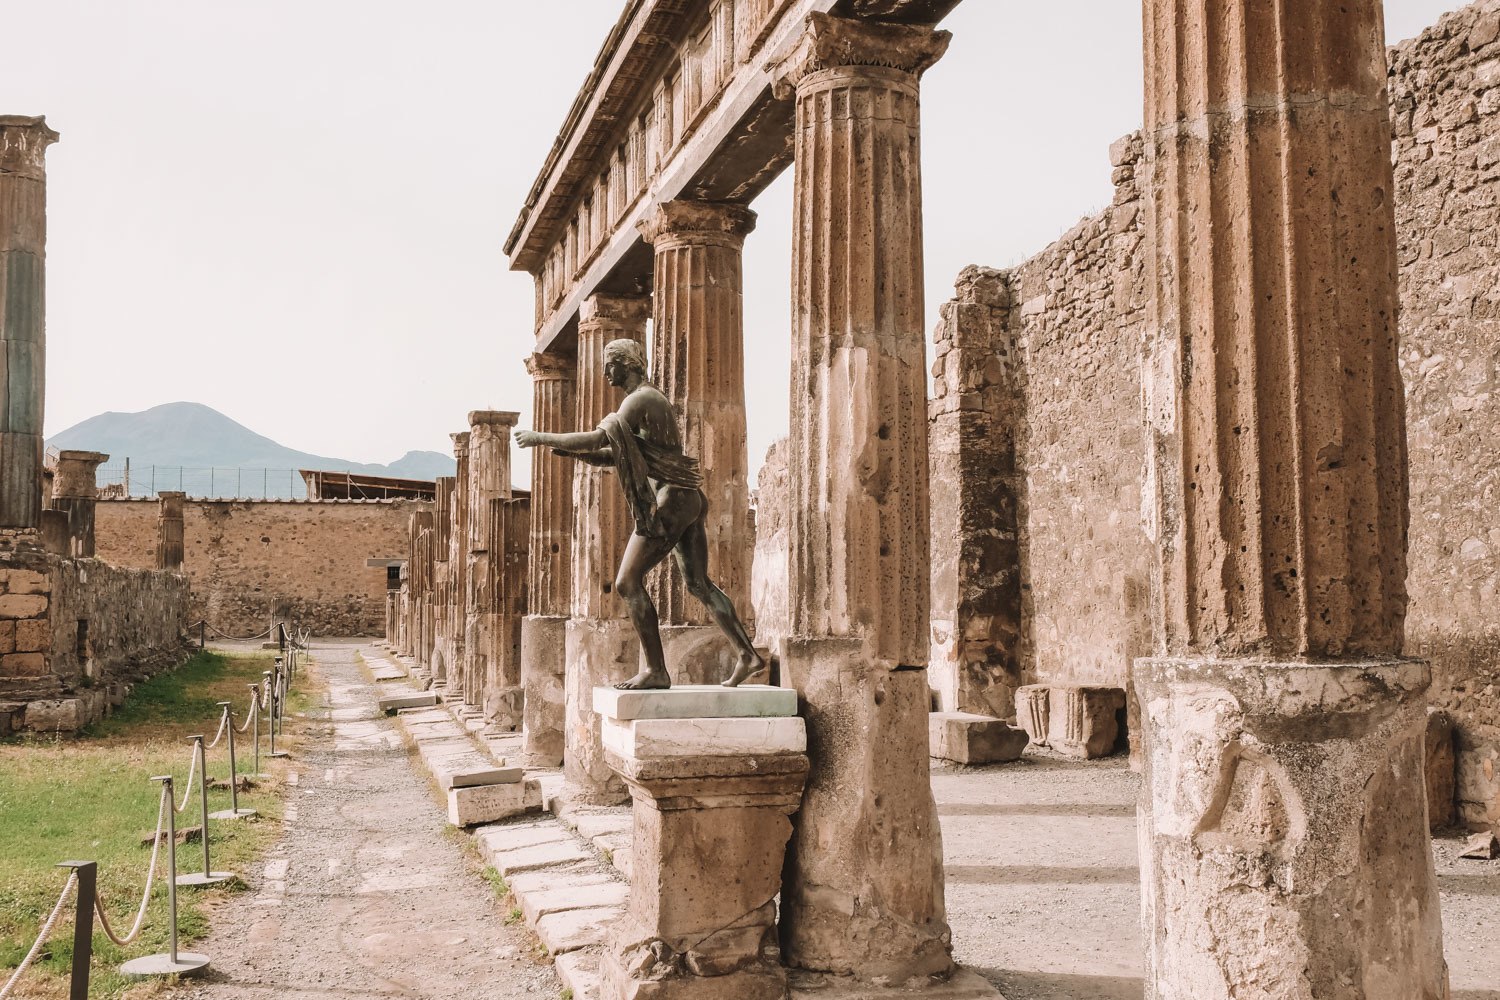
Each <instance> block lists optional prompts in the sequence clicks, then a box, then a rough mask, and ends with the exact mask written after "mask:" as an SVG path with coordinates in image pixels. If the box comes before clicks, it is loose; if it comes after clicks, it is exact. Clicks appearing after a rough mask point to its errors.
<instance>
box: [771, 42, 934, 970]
mask: <svg viewBox="0 0 1500 1000" xmlns="http://www.w3.org/2000/svg"><path fill="white" fill-rule="evenodd" d="M948 40H949V36H948V34H947V33H946V32H935V31H932V30H931V29H928V28H920V27H905V26H894V25H880V24H875V23H871V22H865V21H856V20H850V19H844V18H837V17H832V16H829V15H823V14H814V15H811V16H810V17H809V18H808V22H807V29H806V32H805V34H804V37H803V39H802V41H801V43H800V45H799V47H798V49H797V50H796V51H795V52H794V53H793V54H792V55H791V56H790V57H789V58H788V59H787V60H785V61H783V62H782V63H781V64H779V65H778V66H776V67H774V68H773V70H772V78H773V80H774V81H775V86H776V90H777V93H778V94H779V95H782V96H785V97H791V96H793V95H795V98H796V130H795V131H796V150H795V152H796V194H795V213H796V219H795V229H794V245H793V285H792V328H793V360H792V370H793V371H792V379H793V380H792V394H791V395H792V415H791V438H790V460H789V463H788V464H789V467H790V471H791V499H790V548H791V552H790V566H789V577H790V603H791V609H790V610H791V634H790V636H789V637H788V638H787V640H786V662H785V663H784V665H783V674H782V676H783V678H784V679H786V680H787V681H789V682H790V683H791V684H792V685H793V686H795V687H796V688H798V689H799V690H800V691H801V693H802V696H803V699H804V702H805V708H806V711H805V716H806V719H807V725H808V744H809V756H810V757H811V758H812V761H813V765H812V772H811V774H810V776H809V779H808V787H807V793H806V795H805V797H804V800H803V807H802V811H801V813H800V814H799V815H798V816H797V817H796V820H795V822H796V827H797V829H796V833H795V835H794V837H793V842H792V849H791V855H790V857H789V858H788V862H787V873H788V879H787V882H786V884H785V886H784V888H783V893H782V930H783V944H784V947H785V952H786V956H787V959H788V960H789V961H790V962H791V963H792V964H794V965H798V966H802V967H804V968H810V969H820V970H827V971H832V972H838V973H847V974H855V975H858V976H860V977H863V978H879V977H890V978H891V979H892V980H893V981H898V982H899V981H904V980H906V979H907V978H909V977H911V976H918V975H924V974H931V973H944V972H947V971H948V970H950V969H952V967H953V963H952V959H951V958H950V954H949V953H950V949H951V944H950V941H949V932H948V925H947V921H946V918H945V912H944V904H943V869H942V835H941V832H940V830H939V828H938V822H937V810H936V808H935V807H934V804H933V799H932V790H931V787H930V785H929V781H928V758H927V744H928V736H927V709H928V688H927V671H926V669H925V668H926V665H927V656H928V643H929V636H928V607H929V581H928V572H929V537H928V491H927V490H928V488H927V386H926V364H925V361H924V356H923V333H922V327H923V316H922V186H921V163H920V153H919V139H920V129H919V124H918V79H919V77H920V76H921V74H922V73H923V72H924V71H925V70H926V69H927V68H928V67H929V66H931V65H932V64H933V63H934V62H936V61H937V60H938V59H939V58H940V57H941V56H942V54H943V52H944V50H945V49H946V48H947V44H948Z"/></svg>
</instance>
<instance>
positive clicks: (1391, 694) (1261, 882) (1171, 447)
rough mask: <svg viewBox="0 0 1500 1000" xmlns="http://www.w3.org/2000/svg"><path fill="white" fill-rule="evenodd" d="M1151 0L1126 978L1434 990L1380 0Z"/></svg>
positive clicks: (1183, 987)
mask: <svg viewBox="0 0 1500 1000" xmlns="http://www.w3.org/2000/svg"><path fill="white" fill-rule="evenodd" d="M1145 11H1146V21H1145V37H1146V88H1145V90H1146V110H1145V121H1146V168H1147V177H1148V181H1147V186H1148V190H1149V200H1148V205H1149V213H1148V220H1147V230H1148V234H1149V235H1148V241H1149V245H1150V246H1151V247H1152V255H1153V261H1154V277H1153V284H1152V296H1151V310H1152V313H1151V324H1152V327H1153V336H1154V343H1153V344H1152V345H1151V349H1152V358H1151V359H1150V363H1149V365H1148V368H1147V371H1146V373H1145V374H1146V403H1147V426H1148V432H1149V434H1150V435H1151V440H1150V441H1149V443H1148V453H1149V454H1150V455H1152V456H1154V468H1153V469H1152V476H1151V479H1150V480H1149V484H1150V487H1151V489H1152V492H1153V493H1154V495H1155V498H1156V503H1155V512H1154V517H1153V522H1152V524H1151V525H1150V528H1151V531H1152V533H1153V535H1154V540H1155V542H1156V544H1157V546H1158V556H1159V565H1158V573H1159V579H1158V581H1157V587H1156V591H1157V593H1158V594H1159V595H1160V598H1161V603H1160V605H1159V607H1158V609H1157V611H1158V615H1159V621H1158V633H1157V634H1158V635H1159V637H1160V640H1159V642H1160V645H1159V655H1158V656H1156V657H1155V658H1149V659H1142V660H1138V661H1137V662H1136V666H1135V677H1136V691H1137V693H1138V696H1139V699H1140V703H1141V722H1142V726H1143V730H1144V734H1143V739H1142V745H1143V746H1144V747H1145V748H1146V752H1145V761H1144V781H1143V785H1142V793H1141V848H1142V851H1141V877H1142V883H1143V888H1142V891H1143V920H1144V926H1145V938H1146V942H1147V960H1146V976H1145V980H1146V982H1145V995H1146V997H1147V1000H1185V998H1189V997H1192V998H1198V997H1226V996H1250V995H1254V996H1259V997H1277V998H1283V997H1285V998H1308V1000H1311V998H1317V1000H1369V998H1373V997H1411V998H1414V1000H1415V998H1423V1000H1444V998H1446V997H1447V996H1448V977H1447V968H1446V964H1445V963H1444V960H1443V951H1442V929H1441V918H1440V916H1439V912H1438V896H1437V888H1436V884H1435V881H1434V877H1433V864H1432V855H1431V851H1430V849H1429V846H1428V840H1427V817H1426V806H1425V800H1424V796H1423V792H1422V787H1421V785H1422V739H1423V733H1424V730H1425V727H1426V721H1427V720H1426V707H1425V693H1426V690H1427V687H1428V683H1429V670H1428V667H1427V665H1426V664H1425V663H1423V662H1420V661H1414V660H1405V659H1402V658H1401V647H1402V641H1403V631H1404V617H1405V608H1406V590H1405V576H1406V533H1407V510H1406V499H1407V465H1406V452H1405V449H1406V445H1405V427H1404V410H1403V398H1402V386H1401V378H1400V373H1399V372H1398V370H1397V346H1398V345H1397V305H1398V304H1397V288H1396V242H1395V224H1394V218H1393V209H1392V195H1393V192H1394V186H1393V184H1392V170H1391V156H1390V153H1391V130H1390V121H1389V107H1388V98H1387V93H1386V58H1385V48H1384V25H1383V21H1382V16H1381V15H1382V11H1381V4H1380V3H1379V2H1378V0H1337V2H1335V0H1305V2H1302V3H1295V4H1267V3H1251V2H1247V0H1233V2H1224V0H1146V3H1145ZM1055 710H1056V706H1054V711H1055Z"/></svg>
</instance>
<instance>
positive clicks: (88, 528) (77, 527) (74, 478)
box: [52, 451, 109, 559]
mask: <svg viewBox="0 0 1500 1000" xmlns="http://www.w3.org/2000/svg"><path fill="white" fill-rule="evenodd" d="M107 461H109V456H108V455H106V454H104V453H102V452H97V451H64V452H59V453H58V456H57V477H56V479H55V481H54V486H53V496H52V509H53V510H55V511H60V512H61V513H63V514H65V515H66V516H67V519H68V546H67V553H66V554H67V555H69V556H72V557H73V558H75V559H92V558H93V557H94V504H95V502H96V499H97V498H98V496H99V487H98V472H99V466H100V465H102V464H104V463H105V462H107Z"/></svg>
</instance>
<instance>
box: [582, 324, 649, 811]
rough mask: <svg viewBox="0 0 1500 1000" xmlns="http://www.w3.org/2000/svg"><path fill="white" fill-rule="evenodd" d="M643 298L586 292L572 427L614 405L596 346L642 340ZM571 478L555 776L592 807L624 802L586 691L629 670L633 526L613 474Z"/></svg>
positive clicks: (632, 662) (590, 423) (587, 425)
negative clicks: (621, 593) (628, 575)
mask: <svg viewBox="0 0 1500 1000" xmlns="http://www.w3.org/2000/svg"><path fill="white" fill-rule="evenodd" d="M650 305H651V304H650V300H649V299H646V298H644V297H640V296H619V295H594V296H591V297H590V298H589V299H588V300H587V301H586V302H585V303H584V306H583V310H582V313H581V315H580V317H579V321H578V378H577V387H578V393H577V397H576V402H577V420H576V423H577V428H576V429H588V430H592V429H593V428H595V427H597V426H598V425H599V422H600V421H601V420H603V419H604V417H605V416H606V415H607V414H609V413H610V412H612V411H613V410H614V408H615V403H616V402H617V400H616V399H615V391H614V390H613V389H611V388H610V386H609V383H608V382H606V381H605V380H604V345H605V344H607V343H609V342H610V341H611V340H634V341H637V342H639V343H645V339H646V321H647V319H648V318H649V317H650ZM574 464H575V466H576V468H575V470H574V473H573V525H574V527H573V595H572V597H573V616H572V619H571V620H570V621H569V622H568V626H567V678H566V686H565V697H566V701H567V719H566V728H565V746H564V761H563V773H564V775H565V776H566V778H567V782H568V793H569V794H570V795H571V796H573V797H575V798H577V799H578V800H580V801H584V802H591V803H596V804H604V803H608V804H616V803H622V802H624V801H625V800H626V799H627V798H628V796H629V793H628V792H627V791H626V789H625V784H624V782H623V781H621V780H620V777H619V775H617V774H616V773H615V772H614V771H613V770H612V769H611V768H610V766H609V762H608V761H606V760H605V758H604V745H603V743H602V742H601V737H600V730H599V717H598V716H597V715H596V714H595V713H594V706H593V702H592V700H591V698H592V692H593V690H594V688H596V687H599V686H601V685H607V684H613V683H615V682H616V681H620V680H624V679H625V678H627V677H629V676H631V675H632V674H634V673H635V672H636V669H637V664H638V662H639V660H640V640H639V639H637V638H636V634H635V628H634V627H633V626H632V625H631V624H630V620H629V619H628V618H627V617H625V613H626V611H625V605H624V602H622V601H621V600H620V599H619V597H618V596H616V594H615V592H614V588H615V574H616V573H617V572H618V570H619V568H620V557H621V556H622V555H624V552H625V543H626V542H627V541H628V540H629V539H630V532H631V531H632V530H633V527H634V522H633V521H632V520H631V517H630V511H629V509H628V508H627V507H626V505H625V495H624V493H623V491H621V489H620V486H619V484H618V483H616V482H615V481H614V478H615V477H614V476H613V474H607V473H606V470H604V469H602V468H599V467H596V466H592V465H588V464H586V463H584V462H576V463H574Z"/></svg>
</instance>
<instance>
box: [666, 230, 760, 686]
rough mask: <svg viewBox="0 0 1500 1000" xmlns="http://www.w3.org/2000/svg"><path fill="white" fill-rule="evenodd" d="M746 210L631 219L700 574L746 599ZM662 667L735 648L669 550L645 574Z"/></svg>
mask: <svg viewBox="0 0 1500 1000" xmlns="http://www.w3.org/2000/svg"><path fill="white" fill-rule="evenodd" d="M754 228H755V213H754V212H752V211H750V210H749V209H748V208H745V207H744V206H743V205H733V204H728V203H723V202H704V201H671V202H666V203H664V204H662V205H661V206H659V207H658V208H657V210H656V213H655V214H654V215H653V216H652V217H651V218H650V219H649V220H647V221H646V222H645V223H643V224H642V226H641V232H642V234H643V235H644V236H645V237H646V240H647V241H648V242H649V243H651V244H652V245H653V246H654V247H655V250H656V271H655V279H654V282H653V292H652V304H653V313H652V315H653V323H652V339H653V350H652V368H653V369H654V378H653V381H654V382H655V383H656V387H657V388H658V389H660V390H661V391H662V393H663V394H665V395H666V397H667V398H668V399H670V400H671V401H672V405H673V407H674V408H675V409H676V410H677V412H678V415H679V417H680V419H681V422H682V433H683V448H684V450H685V451H686V452H687V453H688V454H689V455H693V456H695V457H696V458H697V459H698V460H699V463H700V467H701V468H702V471H703V494H704V496H705V497H707V498H708V518H707V522H706V524H705V528H706V533H707V536H708V570H709V576H710V577H711V578H712V579H713V581H714V583H716V584H717V585H718V586H719V589H720V590H722V591H724V593H725V594H727V595H728V596H729V599H730V600H731V601H733V602H734V606H735V607H736V608H737V609H739V611H740V613H741V614H748V613H749V611H750V601H749V596H750V560H751V556H752V552H753V548H754V543H753V540H752V534H751V527H750V488H749V460H748V458H747V456H746V452H745V439H746V433H747V429H746V424H745V323H744V303H743V290H742V289H743V266H742V264H743V260H742V258H743V254H744V247H745V237H746V236H747V235H748V234H749V233H750V232H751V231H752V230H753V229H754ZM652 596H653V599H654V600H655V602H656V608H657V612H658V613H659V614H660V616H661V624H662V641H663V644H664V646H665V647H666V653H667V668H668V669H669V670H670V671H671V672H672V677H673V680H674V681H676V682H677V683H700V682H701V683H715V682H718V681H720V680H723V679H724V678H725V677H726V676H728V674H729V673H730V672H731V671H732V670H733V669H734V663H735V653H734V651H733V649H732V647H731V646H730V645H729V641H728V640H727V639H726V638H725V637H724V636H723V633H721V632H720V631H719V629H718V628H717V627H716V626H714V625H713V618H712V616H711V615H710V614H709V612H708V610H707V608H705V607H704V606H703V604H702V602H700V601H699V600H698V599H697V598H695V597H693V596H692V595H691V594H689V593H688V591H687V588H686V586H685V584H684V582H683V578H682V571H681V570H680V569H678V567H677V562H676V560H675V559H668V560H667V561H666V562H664V563H662V568H661V569H660V570H658V571H657V573H656V574H655V581H654V583H653V586H652Z"/></svg>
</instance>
